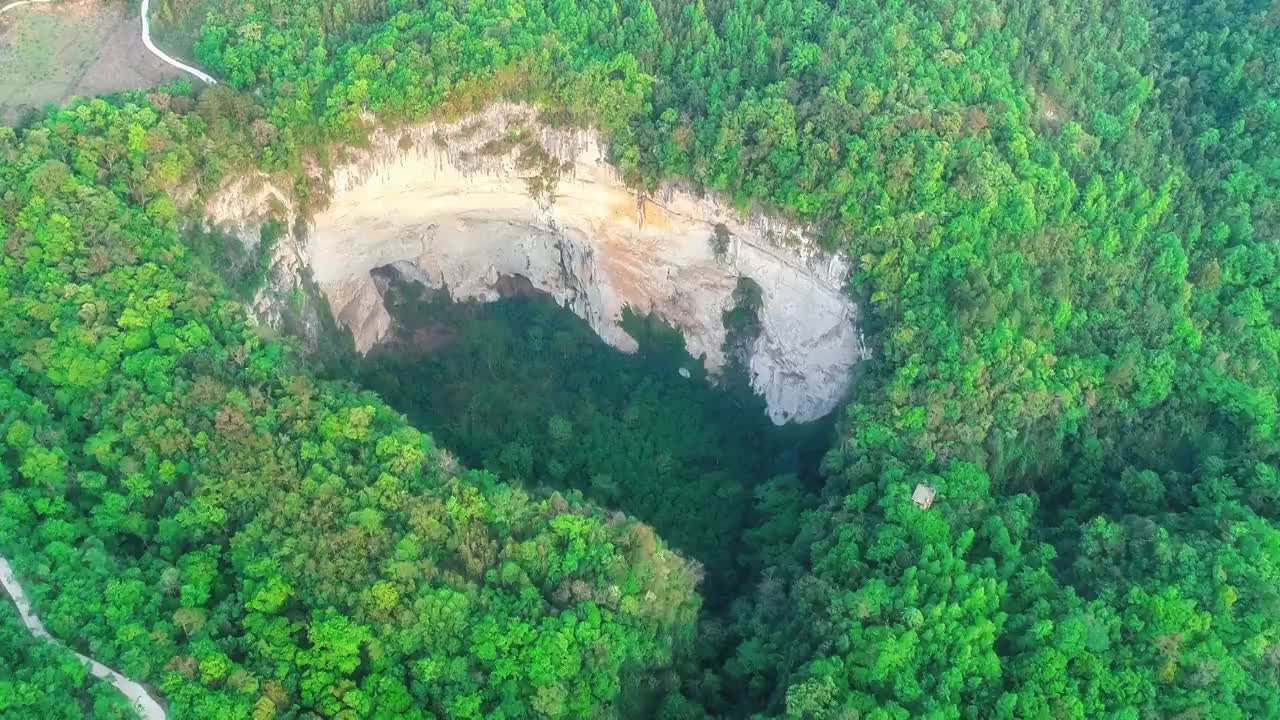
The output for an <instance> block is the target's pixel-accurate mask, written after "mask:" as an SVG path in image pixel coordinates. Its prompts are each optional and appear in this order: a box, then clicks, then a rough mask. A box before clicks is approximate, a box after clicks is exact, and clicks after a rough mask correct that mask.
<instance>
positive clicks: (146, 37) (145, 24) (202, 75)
mask: <svg viewBox="0 0 1280 720" xmlns="http://www.w3.org/2000/svg"><path fill="white" fill-rule="evenodd" d="M51 2H53V0H17V2H11V3H9V4H8V5H5V6H4V7H0V15H3V14H5V13H7V12H9V11H10V10H13V9H14V8H20V7H22V6H24V5H34V4H36V3H51ZM150 10H151V0H142V12H141V14H142V44H143V45H145V46H146V48H147V50H148V51H150V52H151V54H152V55H155V56H156V57H158V58H160V59H161V60H162V61H164V62H165V63H167V64H168V65H171V66H173V67H175V68H177V69H179V70H181V71H182V72H184V73H187V74H189V75H192V76H194V77H196V78H198V79H200V80H202V81H204V82H205V83H206V84H208V85H217V84H218V81H217V80H214V79H213V76H212V75H209V74H208V73H206V72H204V71H203V70H198V69H196V68H193V67H191V66H190V65H186V64H184V63H181V62H179V61H177V60H174V59H173V58H172V57H170V56H169V55H168V54H167V53H165V51H163V50H161V49H160V48H158V47H156V44H155V43H153V42H151V21H150V20H148V19H147V15H148V13H149V12H150Z"/></svg>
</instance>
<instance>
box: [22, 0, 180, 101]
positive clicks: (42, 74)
mask: <svg viewBox="0 0 1280 720" xmlns="http://www.w3.org/2000/svg"><path fill="white" fill-rule="evenodd" d="M141 32H142V30H141V21H140V20H139V18H138V17H137V16H136V15H135V14H134V12H133V11H132V10H130V9H129V8H127V7H126V5H125V4H124V3H123V2H120V1H119V0H82V1H81V2H54V3H48V4H42V5H28V6H24V7H20V8H15V9H13V10H11V11H9V12H8V13H6V14H4V15H3V16H0V123H2V124H5V125H14V124H16V123H18V122H20V121H21V120H22V119H23V118H24V117H26V116H27V115H28V114H29V113H31V112H33V111H36V110H39V109H40V108H42V107H44V106H45V105H47V104H50V103H62V102H65V101H67V100H69V99H70V98H72V97H75V96H77V95H82V96H87V95H98V94H102V93H109V92H116V91H118V90H127V89H130V88H145V87H151V86H154V85H158V84H161V83H164V82H167V81H169V80H172V79H173V78H175V77H178V75H179V74H180V73H179V72H178V71H177V70H175V69H174V68H171V67H169V66H168V65H165V64H164V63H163V62H161V61H160V60H159V59H157V58H156V57H155V56H153V55H151V54H150V53H149V52H147V50H146V48H145V47H143V45H142V42H141V40H140V37H141Z"/></svg>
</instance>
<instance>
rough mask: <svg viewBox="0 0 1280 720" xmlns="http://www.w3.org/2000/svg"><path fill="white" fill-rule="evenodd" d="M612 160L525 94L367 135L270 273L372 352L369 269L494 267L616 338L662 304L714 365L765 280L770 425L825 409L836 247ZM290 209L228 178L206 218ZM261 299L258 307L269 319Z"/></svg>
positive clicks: (377, 320)
mask: <svg viewBox="0 0 1280 720" xmlns="http://www.w3.org/2000/svg"><path fill="white" fill-rule="evenodd" d="M606 157H607V152H606V146H605V145H604V144H603V143H602V141H601V140H600V138H599V136H598V134H597V133H595V132H593V131H590V130H580V129H560V128H551V127H547V126H546V125H544V124H542V123H540V122H539V121H538V117H537V112H536V111H535V110H533V109H532V108H530V107H527V106H523V105H514V104H499V105H494V106H492V107H490V108H489V109H487V110H485V111H484V112H481V113H477V114H474V115H470V116H468V117H465V118H463V119H462V120H460V121H458V122H454V123H448V124H438V123H428V124H424V125H420V126H415V127H411V128H407V129H400V130H393V131H379V132H377V133H375V134H374V136H373V138H372V142H371V143H370V146H369V147H368V148H360V149H353V150H351V151H350V153H349V155H348V157H347V158H346V159H345V160H344V161H343V162H340V163H338V164H337V165H336V166H335V167H334V170H333V173H332V176H331V179H330V182H331V190H332V200H331V203H330V205H329V207H328V208H327V209H325V210H323V211H321V212H319V213H317V214H315V215H314V217H312V218H309V219H305V220H301V222H304V223H306V225H305V228H303V230H304V231H303V232H301V233H298V236H299V237H303V238H305V239H304V240H302V241H300V242H298V243H296V245H295V244H292V243H282V244H281V246H280V247H277V248H276V254H277V257H276V267H277V270H276V273H275V278H274V279H273V282H274V283H276V284H277V285H279V284H280V283H285V284H286V285H290V284H291V283H296V282H298V277H299V276H300V273H301V271H302V269H303V268H304V266H305V267H306V268H309V269H310V272H311V275H312V279H313V280H314V281H315V282H316V283H317V284H318V285H319V287H320V289H321V290H322V291H323V293H324V294H325V296H326V297H327V298H328V301H329V304H330V307H331V310H332V312H333V315H334V316H335V317H336V318H337V319H338V320H339V322H340V323H342V324H343V325H344V326H345V327H347V328H348V329H349V330H350V331H351V333H352V335H353V336H354V338H355V342H356V346H357V349H359V350H360V351H361V352H367V351H368V350H369V349H370V348H372V347H373V346H374V345H376V344H377V343H378V342H379V341H380V340H381V339H382V338H383V337H384V336H385V335H386V333H387V331H388V330H389V328H390V325H391V318H390V317H389V315H388V313H387V310H386V308H385V307H384V304H383V300H382V296H381V294H380V292H379V290H378V287H377V285H376V284H375V282H374V280H373V278H372V276H371V275H370V271H371V270H373V269H374V268H378V267H382V266H384V265H391V264H395V265H396V266H397V267H398V268H401V270H402V271H406V269H407V271H408V272H409V274H410V275H411V276H413V277H416V278H417V279H419V280H420V281H422V282H425V283H427V284H429V285H431V286H435V287H443V286H447V287H448V289H449V292H450V293H451V294H452V296H453V297H454V298H455V299H459V300H462V299H474V300H481V301H492V300H495V299H497V298H498V290H497V284H498V281H499V278H500V277H501V276H503V275H521V276H524V277H526V278H528V279H529V281H530V282H531V283H532V284H533V286H534V287H536V288H538V289H540V290H543V291H545V292H547V293H549V294H550V295H551V296H552V297H554V298H555V299H556V301H557V302H559V303H560V304H561V305H563V306H565V307H567V308H569V309H571V310H572V311H573V312H574V313H576V314H577V315H579V316H580V317H582V318H583V319H585V320H586V321H587V322H588V323H589V324H590V325H591V327H592V328H593V329H594V330H595V331H596V333H598V334H599V335H600V337H601V338H603V339H604V340H605V341H606V342H608V343H609V344H611V345H613V346H615V347H618V348H620V349H622V350H625V351H633V350H634V349H635V340H634V339H633V338H631V337H630V336H629V335H627V333H626V332H625V331H623V329H622V327H621V326H620V321H621V316H622V310H623V308H624V307H626V306H631V307H632V308H634V309H635V310H637V311H641V312H644V311H652V312H655V313H657V314H658V315H660V316H661V317H663V318H664V319H665V320H666V321H667V322H669V323H670V324H672V325H673V326H674V327H676V328H678V329H679V330H680V331H681V332H683V334H684V337H685V341H686V343H687V345H688V348H689V351H690V353H692V354H693V356H694V357H698V356H703V357H704V358H705V359H704V362H705V363H706V367H707V370H708V371H709V372H711V373H712V374H715V373H717V372H718V371H719V370H720V369H721V368H722V366H723V364H724V353H723V351H722V345H723V343H724V340H725V328H724V326H723V324H722V321H721V313H722V312H723V311H724V310H726V309H727V308H729V307H730V306H731V304H732V294H733V291H734V288H735V287H736V285H737V282H738V278H739V277H743V276H745V277H748V278H751V279H752V280H754V281H755V282H756V283H758V284H759V286H760V288H761V289H762V295H763V305H762V308H761V310H760V320H761V325H762V327H763V329H762V332H761V334H760V336H759V338H758V339H757V340H756V342H755V345H754V347H753V348H752V351H751V355H750V374H751V383H752V386H753V387H754V388H755V390H756V391H757V392H758V393H760V394H761V395H762V396H763V397H764V399H765V401H766V403H767V404H768V409H769V414H770V417H771V418H772V419H773V421H774V422H775V423H779V424H781V423H784V422H787V421H807V420H813V419H816V418H819V417H821V416H823V415H825V414H827V413H828V412H830V411H831V410H833V409H834V408H835V407H836V406H837V405H838V404H839V403H840V401H841V399H842V398H843V397H844V395H845V393H846V391H847V389H848V385H849V381H850V372H851V369H852V368H853V366H854V365H855V364H856V363H858V362H859V361H861V360H863V359H865V358H866V357H867V356H868V351H867V349H866V345H865V343H864V340H863V336H862V332H861V331H860V329H859V326H858V308H857V306H856V305H855V303H854V302H853V301H852V300H851V299H850V298H849V297H848V295H847V294H846V292H845V282H846V280H847V277H848V274H849V263H848V262H847V260H846V259H845V258H844V257H842V256H840V255H832V254H829V253H825V252H823V251H822V250H821V249H819V248H818V246H817V245H816V243H815V242H814V241H813V240H812V239H811V238H810V237H809V236H808V235H807V234H806V228H804V227H800V226H796V225H793V224H789V223H787V222H785V221H783V220H781V219H779V218H774V217H770V216H768V215H765V214H760V213H757V214H753V215H750V216H743V215H742V214H740V213H738V212H737V211H736V210H734V209H733V208H732V207H731V206H729V205H728V204H727V203H726V202H724V200H723V199H722V198H717V197H714V196H711V195H707V196H701V197H700V196H697V195H695V194H694V193H692V192H689V191H687V190H685V189H683V188H681V187H679V186H677V185H668V186H664V187H663V188H662V189H661V190H660V191H659V192H658V193H656V194H655V195H654V196H646V195H642V194H640V193H638V192H637V191H635V190H633V189H631V188H629V187H627V186H626V185H625V184H624V183H623V182H622V179H621V177H620V176H619V173H618V172H617V170H616V169H615V168H614V167H613V166H612V165H610V164H609V163H608V161H607V160H606ZM292 208H293V203H292V201H291V199H290V197H289V196H288V194H287V193H285V192H282V191H280V190H278V189H276V188H275V187H273V186H271V184H270V183H269V182H267V181H265V179H264V178H261V177H256V178H240V179H238V180H236V181H233V182H230V183H228V184H227V185H226V186H224V187H223V188H222V190H221V191H220V192H219V193H218V194H217V195H216V196H215V197H214V198H213V200H211V201H210V202H209V203H208V205H207V214H208V217H209V219H210V220H211V221H212V222H214V223H215V224H219V225H221V226H223V227H224V228H230V229H232V230H234V231H237V232H239V233H240V234H241V236H242V237H244V238H245V239H246V241H247V242H253V241H256V238H257V231H256V229H257V226H258V225H259V224H260V223H261V222H262V221H263V220H265V219H266V218H268V217H270V216H272V215H273V214H275V215H278V214H279V213H280V212H281V211H283V212H285V213H290V212H292ZM717 228H718V229H719V233H720V236H721V237H722V238H724V236H725V231H727V232H728V238H727V240H728V242H727V244H724V246H723V247H722V248H721V250H722V252H717V251H716V250H714V249H713V243H712V242H711V240H712V237H713V236H715V235H716V233H717ZM287 289H288V288H286V290H287ZM271 290H272V289H271V288H268V289H267V293H268V294H270V291H271ZM275 290H276V291H277V296H279V292H278V291H279V288H275ZM263 297H264V296H260V301H259V302H257V303H255V305H256V307H257V309H258V311H259V315H260V316H261V317H262V318H263V319H264V321H266V322H268V323H270V322H272V320H273V317H272V315H273V311H272V308H271V304H270V303H269V302H266V301H265V300H263V299H262V298H263Z"/></svg>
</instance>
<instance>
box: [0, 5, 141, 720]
mask: <svg viewBox="0 0 1280 720" xmlns="http://www.w3.org/2000/svg"><path fill="white" fill-rule="evenodd" d="M40 1H46V0H40ZM0 12H3V11H0ZM0 586H3V587H4V589H5V591H6V592H8V593H9V597H10V598H12V600H13V604H14V605H16V606H17V608H18V615H19V616H21V618H22V624H23V625H26V626H27V630H28V631H30V633H31V636H32V637H34V638H37V639H40V640H44V641H45V642H50V643H53V644H55V645H58V646H60V647H62V648H63V649H65V650H67V651H68V652H71V653H72V654H74V655H75V656H76V657H77V658H79V660H80V662H81V663H83V664H84V666H85V667H87V668H89V673H90V674H91V675H93V676H94V677H96V678H99V679H101V680H106V681H107V682H109V683H111V684H112V685H114V686H115V688H116V689H117V690H119V691H120V692H121V694H123V695H124V696H125V697H126V698H128V699H129V702H131V703H132V704H133V707H134V709H135V710H137V711H138V715H139V716H140V717H141V718H142V720H165V712H164V708H162V707H160V703H159V702H156V699H155V698H153V697H151V694H150V693H148V692H147V691H146V689H144V688H143V687H142V685H141V684H139V683H137V682H135V681H133V680H130V679H129V678H127V677H125V676H123V675H121V674H120V673H118V672H116V671H115V670H112V669H111V668H109V667H107V666H106V665H103V664H102V663H100V662H98V661H97V660H94V659H93V658H91V657H87V656H85V655H81V654H80V653H78V652H76V651H75V650H72V649H71V648H69V647H67V646H66V645H63V644H62V643H60V642H58V641H57V640H56V639H54V637H53V636H52V635H50V634H49V631H48V630H45V628H44V623H42V622H40V618H39V616H37V615H36V614H35V613H33V612H31V602H30V601H29V600H28V599H27V594H26V592H24V591H23V589H22V585H21V584H19V583H18V578H17V577H15V576H14V574H13V568H12V567H11V566H10V565H9V560H8V558H6V557H4V556H2V555H0Z"/></svg>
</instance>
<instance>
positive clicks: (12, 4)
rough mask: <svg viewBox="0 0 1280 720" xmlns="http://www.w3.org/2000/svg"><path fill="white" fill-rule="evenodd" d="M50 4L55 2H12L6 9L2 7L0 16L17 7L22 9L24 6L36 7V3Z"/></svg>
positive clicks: (46, 0)
mask: <svg viewBox="0 0 1280 720" xmlns="http://www.w3.org/2000/svg"><path fill="white" fill-rule="evenodd" d="M48 2H53V0H18V2H11V3H9V4H8V5H5V6H4V7H0V15H3V14H5V13H7V12H9V11H10V10H12V9H14V8H16V7H22V6H23V5H34V4H36V3H48Z"/></svg>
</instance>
